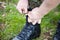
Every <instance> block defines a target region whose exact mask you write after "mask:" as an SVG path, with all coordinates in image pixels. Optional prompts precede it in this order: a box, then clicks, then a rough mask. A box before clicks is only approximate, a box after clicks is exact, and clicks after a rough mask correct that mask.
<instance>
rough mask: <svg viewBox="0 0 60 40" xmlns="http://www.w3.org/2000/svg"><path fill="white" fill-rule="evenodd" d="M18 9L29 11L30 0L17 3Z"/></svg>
mask: <svg viewBox="0 0 60 40" xmlns="http://www.w3.org/2000/svg"><path fill="white" fill-rule="evenodd" d="M17 9H18V11H19V12H20V13H27V12H28V10H27V9H28V0H20V1H19V2H18V4H17Z"/></svg>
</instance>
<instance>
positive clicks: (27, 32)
mask: <svg viewBox="0 0 60 40" xmlns="http://www.w3.org/2000/svg"><path fill="white" fill-rule="evenodd" d="M27 17H28V16H27ZM40 33H41V29H40V24H38V23H36V24H35V25H33V24H32V23H29V22H28V20H27V18H26V25H25V26H24V28H23V30H22V31H21V32H20V34H19V35H18V36H16V37H15V38H14V39H13V40H32V39H34V38H37V37H39V36H40Z"/></svg>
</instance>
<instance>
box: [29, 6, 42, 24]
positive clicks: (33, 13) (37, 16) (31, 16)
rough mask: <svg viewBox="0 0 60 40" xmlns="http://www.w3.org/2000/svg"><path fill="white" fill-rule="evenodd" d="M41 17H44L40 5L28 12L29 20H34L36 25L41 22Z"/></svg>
mask: <svg viewBox="0 0 60 40" xmlns="http://www.w3.org/2000/svg"><path fill="white" fill-rule="evenodd" d="M41 18H42V17H41V16H40V13H39V8H38V7H36V8H34V9H33V10H32V11H30V12H29V13H28V22H32V23H33V25H35V24H36V23H40V22H41Z"/></svg>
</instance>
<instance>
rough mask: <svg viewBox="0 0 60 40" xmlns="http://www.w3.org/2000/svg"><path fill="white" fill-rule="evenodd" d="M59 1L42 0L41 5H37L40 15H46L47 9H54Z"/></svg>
mask: <svg viewBox="0 0 60 40" xmlns="http://www.w3.org/2000/svg"><path fill="white" fill-rule="evenodd" d="M58 4H59V2H58V1H57V0H44V2H43V3H42V5H41V6H40V7H39V13H40V16H42V17H43V16H44V15H46V14H47V13H48V12H49V11H51V10H52V9H54V8H55V7H56V6H57V5H58Z"/></svg>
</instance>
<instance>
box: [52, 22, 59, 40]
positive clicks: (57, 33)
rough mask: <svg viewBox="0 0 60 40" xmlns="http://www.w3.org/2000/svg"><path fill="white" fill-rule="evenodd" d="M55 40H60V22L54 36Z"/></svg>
mask: <svg viewBox="0 0 60 40" xmlns="http://www.w3.org/2000/svg"><path fill="white" fill-rule="evenodd" d="M53 40H60V21H59V22H58V25H57V30H56V34H55V35H54V38H53Z"/></svg>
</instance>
